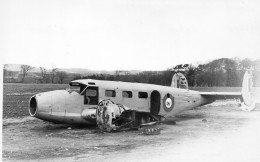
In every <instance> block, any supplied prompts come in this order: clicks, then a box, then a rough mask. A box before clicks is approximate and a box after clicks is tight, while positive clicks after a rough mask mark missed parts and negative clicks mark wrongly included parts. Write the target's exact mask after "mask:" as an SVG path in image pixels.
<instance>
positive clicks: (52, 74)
mask: <svg viewBox="0 0 260 162" xmlns="http://www.w3.org/2000/svg"><path fill="white" fill-rule="evenodd" d="M57 70H58V68H54V67H52V69H51V83H54V78H55V75H56V72H57Z"/></svg>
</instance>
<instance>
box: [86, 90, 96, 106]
mask: <svg viewBox="0 0 260 162" xmlns="http://www.w3.org/2000/svg"><path fill="white" fill-rule="evenodd" d="M84 104H87V105H97V104H98V87H88V88H87V89H86V91H85V93H84Z"/></svg>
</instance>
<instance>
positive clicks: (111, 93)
mask: <svg viewBox="0 0 260 162" xmlns="http://www.w3.org/2000/svg"><path fill="white" fill-rule="evenodd" d="M105 96H106V97H116V91H115V90H106V91H105Z"/></svg>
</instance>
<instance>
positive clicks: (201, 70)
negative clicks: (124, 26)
mask: <svg viewBox="0 0 260 162" xmlns="http://www.w3.org/2000/svg"><path fill="white" fill-rule="evenodd" d="M250 68H253V76H254V79H253V83H254V86H260V83H259V82H260V60H250V59H242V60H240V59H237V58H233V59H229V58H221V59H217V60H213V61H211V62H209V63H205V64H199V65H197V66H195V65H192V64H183V65H182V64H181V65H177V66H174V67H172V68H168V69H166V70H164V71H143V72H140V73H137V74H132V73H130V72H128V71H119V70H118V71H116V72H115V74H114V75H111V74H93V75H88V76H81V75H80V74H74V75H73V76H71V75H69V74H68V73H66V72H64V71H59V70H58V69H57V68H52V69H49V70H48V69H46V68H44V67H40V73H39V74H37V75H36V76H37V77H35V76H34V81H30V82H31V83H35V82H36V83H68V82H69V81H71V80H76V79H98V80H111V81H124V82H138V83H149V84H157V85H165V86H169V85H170V84H171V80H172V76H173V75H174V74H175V73H178V72H181V73H183V74H184V75H185V76H186V78H187V80H188V84H189V86H190V87H218V86H222V87H223V86H228V87H241V85H242V80H243V75H244V73H245V71H246V70H247V69H250ZM32 69H34V68H33V67H32V66H29V65H21V66H20V72H18V73H19V74H17V75H19V77H18V79H16V80H14V75H15V72H13V71H9V70H7V69H6V68H5V66H4V81H5V78H8V77H9V78H11V80H9V81H8V82H22V83H24V82H25V78H26V77H27V79H28V78H29V76H28V74H29V71H31V70H32ZM35 80H36V81H35Z"/></svg>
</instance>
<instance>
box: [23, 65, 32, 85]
mask: <svg viewBox="0 0 260 162" xmlns="http://www.w3.org/2000/svg"><path fill="white" fill-rule="evenodd" d="M20 69H21V72H22V82H24V78H25V76H26V75H27V74H28V71H30V70H32V69H33V67H32V66H30V65H21V66H20Z"/></svg>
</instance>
